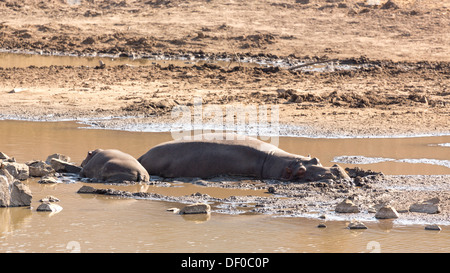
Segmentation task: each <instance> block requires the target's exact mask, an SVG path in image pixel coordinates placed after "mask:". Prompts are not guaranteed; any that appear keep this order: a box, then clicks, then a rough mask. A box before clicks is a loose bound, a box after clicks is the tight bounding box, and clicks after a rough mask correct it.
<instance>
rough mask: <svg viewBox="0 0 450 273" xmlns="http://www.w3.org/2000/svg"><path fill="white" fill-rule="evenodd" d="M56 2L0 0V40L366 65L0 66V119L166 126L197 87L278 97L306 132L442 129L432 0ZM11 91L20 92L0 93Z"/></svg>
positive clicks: (442, 55)
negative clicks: (388, 0) (320, 68)
mask: <svg viewBox="0 0 450 273" xmlns="http://www.w3.org/2000/svg"><path fill="white" fill-rule="evenodd" d="M66 2H70V1H56V0H54V1H40V2H39V1H13V0H5V1H2V2H0V7H1V9H0V15H1V17H2V18H3V19H2V20H3V21H2V23H1V24H0V37H1V39H0V48H3V49H6V50H23V51H27V50H29V51H33V52H43V53H46V52H47V53H55V52H59V53H63V54H68V53H71V54H78V55H83V54H91V55H92V54H94V55H95V54H99V53H105V54H106V53H107V54H115V55H116V56H119V55H121V56H131V55H133V54H134V55H135V56H154V55H158V56H161V55H165V56H175V57H176V56H178V57H179V56H187V57H188V58H193V57H209V58H220V57H234V58H235V59H241V58H250V59H252V58H253V59H256V58H264V59H268V60H277V59H283V60H285V61H286V60H287V61H288V62H289V61H295V60H303V61H306V62H314V61H317V60H327V59H336V60H338V61H339V62H340V63H344V64H345V63H351V64H355V63H359V64H361V63H363V64H368V66H366V67H365V68H364V69H358V70H357V71H333V70H331V71H328V72H321V73H312V72H305V71H303V72H302V70H301V69H298V70H286V69H279V68H276V67H275V68H271V67H267V68H258V67H257V68H253V67H249V66H244V65H242V66H239V67H234V66H230V67H219V66H217V65H204V66H196V67H177V66H170V67H168V68H167V67H158V66H151V67H129V66H121V67H109V66H107V67H106V68H105V69H95V68H87V67H28V68H13V69H2V70H0V92H2V93H3V94H2V100H1V101H0V108H1V113H2V115H3V117H19V118H28V119H41V118H45V117H46V118H50V117H52V118H58V117H61V118H77V117H87V116H89V117H100V116H106V115H113V116H121V115H127V116H133V115H138V116H139V117H146V118H144V119H142V118H141V119H135V120H129V119H128V120H125V121H122V122H155V121H165V122H170V121H173V120H172V119H171V117H170V112H171V111H170V110H171V109H172V107H173V106H174V105H177V104H178V105H192V104H193V95H198V96H200V97H201V98H202V103H203V105H204V106H206V105H208V104H219V105H230V104H254V105H260V104H265V105H268V106H271V105H279V107H280V123H283V124H291V125H301V126H306V127H305V128H309V130H310V132H311V133H310V134H316V133H317V134H339V135H389V134H414V133H442V132H448V128H450V126H449V125H450V124H449V122H450V119H449V118H448V117H449V101H450V91H449V71H450V69H449V61H450V59H449V56H450V48H449V47H448V45H449V44H450V36H449V35H448V30H447V28H446V26H448V25H449V23H450V17H449V16H448V14H449V5H448V4H446V3H444V2H442V1H420V3H419V2H417V1H399V0H398V1H394V2H395V4H396V5H395V6H392V5H384V2H385V1H380V4H381V5H378V6H376V5H375V6H374V5H367V4H364V3H363V2H364V1H361V2H357V1H344V0H342V1H325V0H324V1H321V0H319V1H293V0H292V1H286V0H285V1H245V2H232V1H229V2H228V1H200V0H198V1H188V2H187V1H178V0H171V1H159V0H158V1H125V0H123V1H81V3H80V4H75V5H69V4H67V3H66ZM71 2H76V1H71ZM303 2H310V3H307V4H302V3H303ZM372 2H374V1H372ZM375 2H376V1H375ZM13 88H24V89H26V91H23V92H21V93H13V94H9V93H7V92H9V91H11V90H12V89H13ZM108 122H109V123H111V121H108ZM108 122H105V123H106V125H108V124H109V123H108ZM114 122H117V121H114ZM106 125H105V126H106Z"/></svg>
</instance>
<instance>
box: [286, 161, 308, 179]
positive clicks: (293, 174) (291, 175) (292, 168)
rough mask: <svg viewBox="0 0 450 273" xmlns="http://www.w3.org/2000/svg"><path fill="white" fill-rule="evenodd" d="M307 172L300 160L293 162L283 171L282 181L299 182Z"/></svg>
mask: <svg viewBox="0 0 450 273" xmlns="http://www.w3.org/2000/svg"><path fill="white" fill-rule="evenodd" d="M305 172H306V168H305V166H303V164H302V163H301V162H300V161H299V160H293V161H292V162H290V164H289V165H288V166H287V167H285V168H284V169H283V172H282V174H281V180H298V179H301V178H302V177H303V175H304V174H305Z"/></svg>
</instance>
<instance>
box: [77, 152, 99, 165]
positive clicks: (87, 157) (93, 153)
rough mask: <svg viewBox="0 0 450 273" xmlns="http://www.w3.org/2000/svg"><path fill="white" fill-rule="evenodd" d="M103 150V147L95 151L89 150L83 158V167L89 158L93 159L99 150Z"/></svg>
mask: <svg viewBox="0 0 450 273" xmlns="http://www.w3.org/2000/svg"><path fill="white" fill-rule="evenodd" d="M101 151H103V150H102V149H97V150H94V151H89V152H88V154H87V156H86V158H85V159H84V160H83V162H81V167H84V166H86V164H87V163H88V162H89V160H91V158H93V157H94V155H96V154H97V153H98V152H101Z"/></svg>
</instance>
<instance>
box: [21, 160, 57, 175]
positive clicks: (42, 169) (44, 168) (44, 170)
mask: <svg viewBox="0 0 450 273" xmlns="http://www.w3.org/2000/svg"><path fill="white" fill-rule="evenodd" d="M26 164H27V165H28V168H29V171H30V176H34V177H43V176H46V175H49V174H53V173H55V170H54V169H53V168H52V166H50V165H49V164H47V163H45V162H44V161H41V160H36V161H30V162H27V163H26Z"/></svg>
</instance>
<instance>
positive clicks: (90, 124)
mask: <svg viewBox="0 0 450 273" xmlns="http://www.w3.org/2000/svg"><path fill="white" fill-rule="evenodd" d="M136 118H137V117H135V116H124V117H120V116H115V117H108V116H106V117H91V118H78V117H72V118H70V117H69V118H52V117H48V118H43V117H17V116H8V115H0V121H26V122H75V123H77V124H79V125H80V126H81V127H78V128H79V129H87V130H89V129H92V130H112V131H124V132H140V133H170V132H172V131H173V132H180V130H173V127H177V128H178V127H180V124H178V123H174V124H170V123H137V124H129V123H126V120H127V119H136ZM111 121H113V122H114V121H119V122H118V123H119V124H116V125H112V126H111V127H109V125H108V122H111ZM120 121H125V122H123V123H121V122H120ZM103 123H105V124H103ZM280 125H281V128H284V129H280V130H279V131H278V134H260V133H259V132H258V133H257V134H254V133H253V134H252V133H249V131H248V130H246V129H245V128H244V129H241V130H234V128H227V127H222V129H221V128H220V127H218V126H217V125H216V126H214V125H213V126H207V127H204V126H203V127H196V126H193V125H190V126H189V127H188V128H184V130H183V131H185V132H187V131H190V132H192V133H194V132H195V131H198V130H200V131H202V130H204V131H220V132H221V131H232V132H241V133H244V134H245V135H249V136H258V137H292V138H310V139H363V138H369V139H385V138H394V139H395V138H422V137H441V136H450V131H449V132H431V133H421V132H415V133H411V134H404V135H402V134H399V135H397V134H394V133H393V134H389V135H374V134H372V135H347V134H342V135H339V134H323V135H319V134H316V133H315V132H314V128H308V129H306V130H308V131H311V132H312V133H306V134H305V133H297V132H301V131H305V127H303V128H299V127H295V126H290V125H288V124H280ZM189 128H190V129H189ZM265 131H267V130H265ZM253 132H254V131H253Z"/></svg>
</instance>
